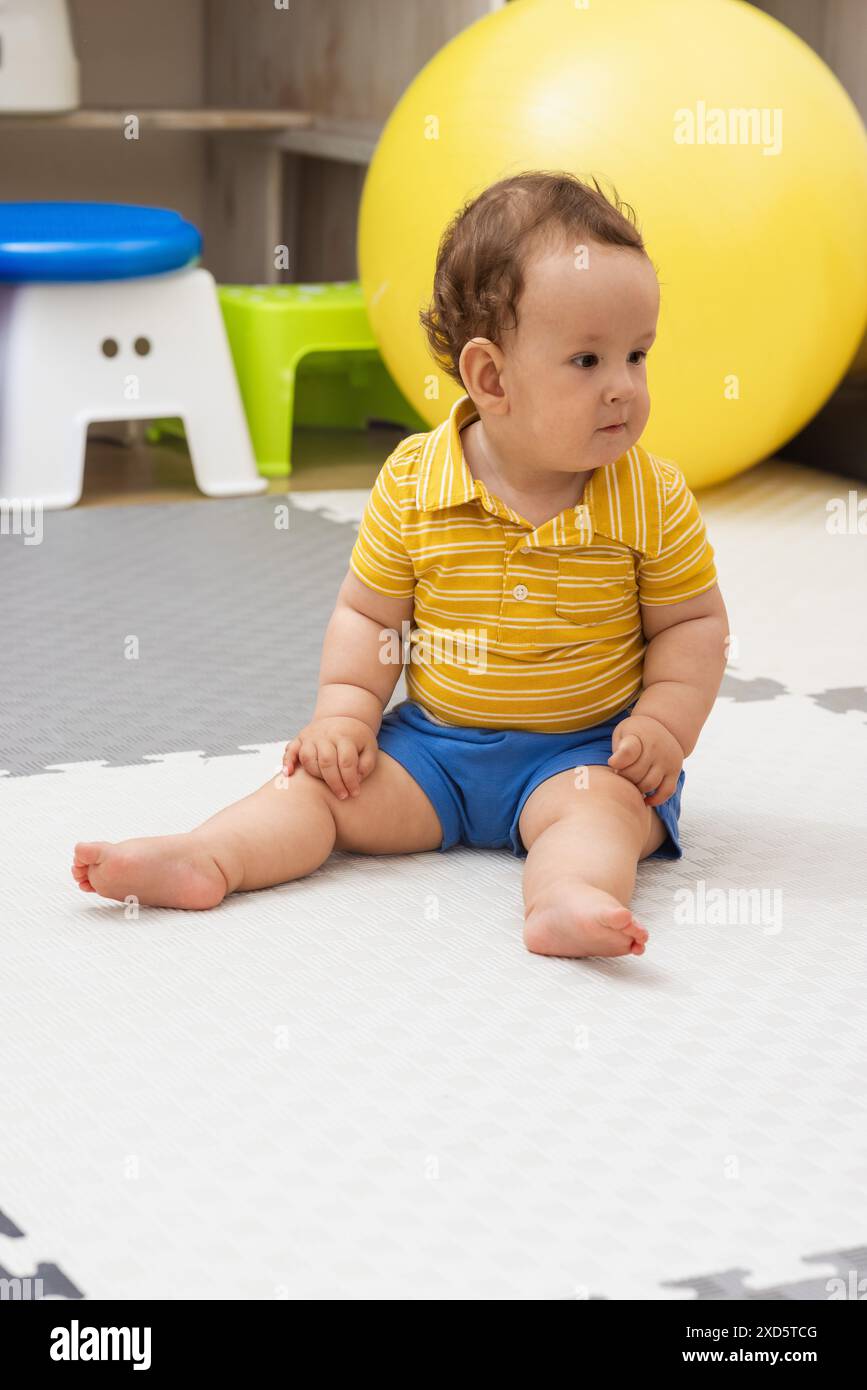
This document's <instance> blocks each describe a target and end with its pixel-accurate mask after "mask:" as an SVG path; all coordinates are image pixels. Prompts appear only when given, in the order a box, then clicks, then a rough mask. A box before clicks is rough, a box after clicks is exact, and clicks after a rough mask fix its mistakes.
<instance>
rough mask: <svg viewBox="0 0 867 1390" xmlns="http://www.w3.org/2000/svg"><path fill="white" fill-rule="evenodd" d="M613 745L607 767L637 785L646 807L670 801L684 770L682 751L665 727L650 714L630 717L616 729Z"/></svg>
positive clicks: (622, 720) (631, 715) (612, 738)
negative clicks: (681, 771)
mask: <svg viewBox="0 0 867 1390" xmlns="http://www.w3.org/2000/svg"><path fill="white" fill-rule="evenodd" d="M611 746H612V748H613V749H614V752H613V753H612V754H611V757H610V758H609V759H608V766H609V767H611V768H613V769H614V771H615V772H619V773H621V774H622V776H624V777H626V778H627V779H628V780H629V781H630V782H634V783H635V785H636V787H637V788H638V790H639V791H640V792H642V793H643V794H644V804H645V806H659V805H660V804H661V803H662V802H663V801H667V800H668V798H669V797H670V796H671V794H672V792H673V791H674V789H675V787H676V786H677V779H678V777H679V776H680V769H681V768H682V767H683V749H682V748H681V746H680V744H679V743H678V741H677V739H676V738H675V737H674V734H671V733H669V731H668V729H666V727H665V725H664V724H660V722H659V720H658V719H652V718H651V717H650V715H647V714H630V715H629V716H628V718H626V719H621V721H620V723H619V724H618V725H617V726H616V727H615V730H614V733H613V734H612V737H611ZM651 792H652V793H653V795H652V796H651V795H650V794H649V793H651Z"/></svg>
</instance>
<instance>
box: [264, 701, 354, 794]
mask: <svg viewBox="0 0 867 1390" xmlns="http://www.w3.org/2000/svg"><path fill="white" fill-rule="evenodd" d="M376 751H377V743H376V737H375V735H374V732H373V730H372V729H371V727H370V725H369V724H365V723H364V721H363V720H362V719H353V718H350V717H343V716H339V717H336V716H332V717H331V718H328V719H314V720H312V721H311V722H310V723H309V724H308V725H306V727H305V728H303V729H302V730H301V732H300V734H298V735H296V737H295V738H293V740H292V742H291V743H287V744H286V748H285V750H284V753H283V771H284V772H285V774H286V776H287V777H291V776H292V773H293V772H294V771H295V768H296V766H297V764H298V763H300V764H301V766H302V767H303V768H304V771H305V772H309V773H310V774H311V776H313V777H319V778H321V779H322V781H323V782H325V783H326V785H327V786H329V787H330V788H331V790H332V791H333V792H334V794H335V796H337V797H339V798H340V800H341V801H345V800H346V798H347V796H358V793H359V791H360V789H361V783H362V782H363V780H364V778H365V777H367V776H368V774H369V773H371V772H372V771H373V768H374V765H375V763H376Z"/></svg>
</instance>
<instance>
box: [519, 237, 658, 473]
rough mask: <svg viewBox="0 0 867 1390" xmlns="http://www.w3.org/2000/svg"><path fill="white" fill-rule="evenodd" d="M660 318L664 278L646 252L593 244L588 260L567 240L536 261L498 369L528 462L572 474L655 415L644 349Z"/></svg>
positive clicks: (612, 452)
mask: <svg viewBox="0 0 867 1390" xmlns="http://www.w3.org/2000/svg"><path fill="white" fill-rule="evenodd" d="M585 261H586V264H585ZM658 315H659V283H658V281H657V278H656V273H655V271H654V269H653V266H652V265H651V263H650V261H649V260H648V259H647V257H646V256H644V255H643V254H642V253H641V252H640V251H634V250H631V249H630V248H628V247H622V246H608V245H600V244H598V243H596V242H590V243H589V244H588V245H587V246H586V248H585V254H584V257H581V256H580V255H578V254H576V251H575V250H573V249H572V248H570V247H564V248H562V249H558V250H548V251H545V252H544V253H541V254H539V255H538V256H537V257H536V258H534V259H533V260H532V261H531V262H530V264H529V265H528V267H527V270H526V275H525V287H524V292H523V294H522V295H521V299H520V302H519V304H518V327H517V329H513V330H512V331H510V332H507V333H505V334H504V335H503V341H502V348H503V356H504V364H503V368H502V372H501V382H502V386H503V388H504V390H505V391H506V393H507V394H508V397H509V406H510V408H509V413H508V427H509V430H510V432H513V433H514V436H515V438H516V439H517V440H518V441H519V443H520V444H521V445H522V446H523V448H524V450H525V452H526V457H527V458H528V459H533V460H534V461H536V462H538V463H539V464H540V466H541V465H543V464H544V466H545V467H547V468H550V469H558V468H562V469H563V470H564V471H572V472H574V471H576V470H582V469H592V468H600V467H604V466H605V465H606V464H609V463H613V462H614V461H615V459H618V458H619V457H620V455H621V454H622V453H624V451H625V450H626V449H629V448H630V447H631V446H632V445H633V444H634V443H635V441H636V440H637V439H638V438H639V437H640V435H641V433H642V431H643V429H644V427H645V425H646V423H647V417H648V415H649V414H650V397H649V396H648V393H647V371H646V365H645V362H646V357H645V354H646V353H647V352H648V350H649V349H650V348H651V346H652V344H653V340H654V338H655V337H656V321H657V317H658ZM621 420H625V421H626V427H625V428H624V429H620V430H612V431H609V432H608V433H605V432H604V430H603V428H602V427H603V426H605V425H610V424H613V423H615V422H618V421H621Z"/></svg>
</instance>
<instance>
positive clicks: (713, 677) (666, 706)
mask: <svg viewBox="0 0 867 1390" xmlns="http://www.w3.org/2000/svg"><path fill="white" fill-rule="evenodd" d="M641 621H642V626H643V628H644V635H645V637H646V638H647V639H648V645H647V647H646V648H645V652H644V690H643V691H642V694H641V696H640V698H639V700H638V703H637V704H636V706H635V708H634V709H633V711H632V715H633V717H634V716H635V715H637V714H643V715H648V716H650V718H652V719H657V720H658V721H659V723H660V724H663V725H664V726H665V728H666V729H668V731H669V733H671V734H673V735H674V737H675V738H676V739H677V741H678V743H679V744H680V746H681V748H682V749H683V756H684V757H685V758H686V757H688V756H689V754H690V753H691V752H692V750H693V748H694V747H695V745H696V743H697V742H698V736H699V734H700V733H701V730H702V727H703V725H704V722H705V720H706V719H707V717H708V715H709V714H710V712H711V710H712V709H713V704H714V700H715V699H716V697H717V692H718V691H719V688H720V685H721V683H722V678H723V674H724V672H725V666H726V638H727V637H728V632H729V624H728V614H727V613H726V606H725V604H724V603H723V598H722V594H721V593H720V591H719V585H718V584H714V585H713V587H712V588H710V589H706V590H705V592H704V593H703V594H697V595H696V597H695V598H689V599H685V600H684V602H683V603H666V604H653V605H645V604H642V605H641Z"/></svg>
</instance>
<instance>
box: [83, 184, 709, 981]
mask: <svg viewBox="0 0 867 1390" xmlns="http://www.w3.org/2000/svg"><path fill="white" fill-rule="evenodd" d="M615 196H616V195H615ZM624 207H625V205H623V204H622V203H621V202H620V200H619V199H617V200H616V205H615V203H612V202H611V201H610V200H609V199H608V198H607V197H606V196H605V195H604V194H603V192H602V190H601V189H600V187H599V185H598V184H597V183H596V181H595V180H594V187H593V188H591V187H589V185H587V184H585V183H583V182H581V181H579V180H578V179H576V178H574V177H573V176H571V175H569V174H566V173H560V172H553V173H548V172H544V171H533V172H528V173H524V174H519V175H517V176H514V177H511V178H507V179H503V180H501V181H500V182H499V183H496V184H494V185H492V186H491V187H489V188H487V189H486V190H485V191H484V192H483V193H481V194H480V195H479V196H478V197H477V198H475V199H473V200H471V201H470V202H468V203H467V204H466V205H465V206H464V207H463V208H462V209H461V210H460V211H459V212H458V213H457V214H456V215H455V217H454V218H453V219H452V221H451V223H450V224H449V226H448V227H447V228H446V230H445V232H444V234H443V236H442V239H441V242H440V246H439V252H438V256H437V263H436V272H435V278H434V286H433V297H432V300H431V304H430V307H429V309H428V310H426V311H425V312H423V313H422V314H421V322H422V325H423V327H424V329H425V332H426V334H427V337H428V340H429V343H430V346H431V350H432V353H433V355H434V357H435V359H436V361H437V363H438V364H439V366H440V368H441V369H442V371H443V372H444V373H445V374H447V375H448V376H449V377H451V378H452V379H453V380H454V381H456V382H458V383H459V384H460V385H461V387H462V389H463V391H464V392H465V393H466V394H464V395H462V396H461V397H460V399H459V400H457V401H456V403H455V405H454V406H453V408H452V410H451V412H450V414H449V416H448V418H447V419H446V420H444V421H443V423H442V424H441V425H439V426H438V427H437V428H436V429H434V430H431V431H429V432H426V433H421V434H415V435H411V436H410V437H409V438H407V439H405V440H404V441H403V442H402V443H401V444H400V445H398V447H397V448H396V449H395V451H394V452H393V453H392V454H391V455H390V457H389V458H388V459H387V460H386V462H385V464H384V465H383V467H382V469H381V471H380V473H379V476H378V477H377V479H376V482H375V484H374V487H373V490H372V492H371V495H370V498H369V500H368V502H367V505H366V507H365V511H364V516H363V519H362V522H361V526H360V529H359V534H358V538H357V540H356V542H355V545H354V548H353V550H352V554H351V556H350V561H349V568H348V571H347V574H346V576H345V578H344V580H343V583H342V585H341V587H340V590H339V592H338V594H337V600H336V604H335V608H334V612H333V614H332V616H331V619H330V621H329V624H328V627H327V629H326V632H325V638H324V643H323V649H322V658H321V666H320V673H319V693H318V698H317V701H316V708H315V710H314V712H313V716H312V718H311V720H310V722H309V723H308V724H306V725H305V727H304V728H302V729H301V730H300V732H299V733H298V734H297V735H296V736H295V738H293V739H292V741H291V742H290V743H289V744H287V746H286V749H285V752H284V755H283V767H282V770H281V772H280V773H279V775H277V776H276V777H274V778H272V779H270V780H269V781H268V782H266V783H265V785H264V786H263V787H260V788H259V789H258V790H256V791H254V792H252V793H251V794H250V795H249V796H246V797H244V798H243V799H242V800H241V801H238V802H236V803H235V804H234V805H232V806H229V807H227V808H226V809H225V810H222V811H219V812H218V813H217V814H216V815H214V816H212V817H211V818H210V819H209V820H207V821H205V822H204V823H203V824H202V825H200V826H198V827H197V828H196V829H195V830H192V831H189V832H187V833H186V834H180V835H165V836H155V837H151V838H146V839H134V840H124V841H121V842H119V843H116V844H113V843H110V842H107V841H86V842H80V843H78V844H77V845H76V846H75V850H74V863H73V866H72V873H73V876H74V878H75V879H76V881H77V882H78V884H79V887H80V888H81V889H83V890H84V891H85V892H97V893H101V894H103V895H104V896H106V897H110V898H116V899H118V900H121V901H122V900H124V899H125V898H127V897H128V896H130V895H133V896H135V897H136V898H137V899H138V900H139V902H141V903H143V904H150V905H153V906H160V907H180V908H207V907H213V906H215V905H216V904H217V903H219V902H220V901H221V900H222V899H223V898H224V897H225V896H226V894H228V893H233V892H236V891H238V890H241V891H247V890H250V889H255V888H265V887H268V886H271V885H273V884H278V883H284V882H286V881H287V880H290V879H295V878H300V877H302V876H303V875H304V874H309V873H310V872H312V870H314V869H316V868H317V867H318V866H319V865H320V864H322V863H323V862H324V860H326V859H327V858H328V856H329V855H330V854H331V852H332V850H334V849H339V850H346V851H351V852H356V853H361V854H398V853H413V852H417V851H420V850H433V849H439V850H447V849H449V848H450V847H451V846H452V845H455V844H465V845H470V846H476V847H480V848H481V847H488V848H507V849H511V851H512V852H513V853H514V854H515V855H517V856H518V857H519V858H522V859H525V860H526V863H525V864H524V868H523V899H524V904H523V905H524V941H525V943H526V946H527V947H528V949H529V950H531V951H535V952H539V953H541V954H544V955H555V956H618V955H629V954H632V955H641V954H643V952H644V950H645V943H646V941H647V939H648V933H647V930H646V929H645V927H643V926H642V925H641V923H640V922H638V921H637V920H636V918H635V917H634V915H633V914H632V912H631V911H630V909H629V903H630V899H631V897H632V893H633V889H634V886H635V877H636V869H637V865H638V862H639V860H641V859H645V858H647V857H653V858H668V859H678V858H680V857H681V855H682V853H683V850H682V848H681V845H680V840H679V832H678V817H679V812H680V798H681V789H682V787H683V782H684V776H685V774H684V772H683V761H684V759H685V758H686V757H688V756H689V754H690V753H691V752H692V750H693V748H694V747H695V745H696V742H697V740H698V737H699V734H700V732H701V729H702V727H703V725H704V723H705V721H706V719H707V717H708V714H709V713H710V710H711V708H712V707H713V703H714V700H715V698H716V695H717V692H718V690H719V686H720V683H721V680H722V676H723V671H724V668H725V661H726V655H725V647H726V637H727V634H728V622H727V616H726V610H725V606H724V604H723V600H722V597H721V595H720V591H719V587H718V585H717V574H716V568H715V565H714V552H713V548H712V547H711V545H710V544H709V542H708V540H707V536H706V532H705V527H704V523H703V522H702V519H701V515H700V513H699V510H698V507H697V505H696V501H695V498H694V496H693V495H692V493H691V492H690V490H689V488H688V487H687V485H686V482H685V479H684V477H683V474H682V473H681V472H680V470H679V469H678V468H677V467H676V465H675V464H674V463H672V462H670V461H668V460H665V459H661V458H657V457H656V456H654V455H652V454H650V453H648V452H647V451H646V450H645V449H644V448H642V447H641V445H639V444H638V442H637V441H638V440H639V438H640V437H641V434H642V431H643V430H644V428H645V425H646V423H647V419H648V415H649V413H650V401H649V397H648V389H647V372H646V360H647V354H648V352H649V351H650V350H651V348H652V345H653V342H654V338H655V336H656V324H657V316H658V312H659V285H658V281H657V278H656V274H655V271H654V268H653V265H652V263H651V261H650V259H649V257H648V255H647V252H646V251H645V248H644V244H643V241H642V238H641V236H640V234H639V232H638V230H637V229H636V227H635V224H634V219H633V218H632V217H631V216H627V215H626V213H627V212H629V213H631V209H628V208H627V209H626V211H624ZM433 379H435V377H434V378H433ZM402 670H405V672H406V685H407V692H408V698H407V699H405V700H404V701H402V702H401V703H399V704H397V705H395V706H394V707H393V708H392V709H390V710H389V711H388V713H387V714H386V713H384V711H385V708H386V706H387V705H388V703H389V700H390V699H391V697H392V695H393V693H394V689H395V686H396V684H397V680H398V677H399V675H400V673H401V671H402Z"/></svg>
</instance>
